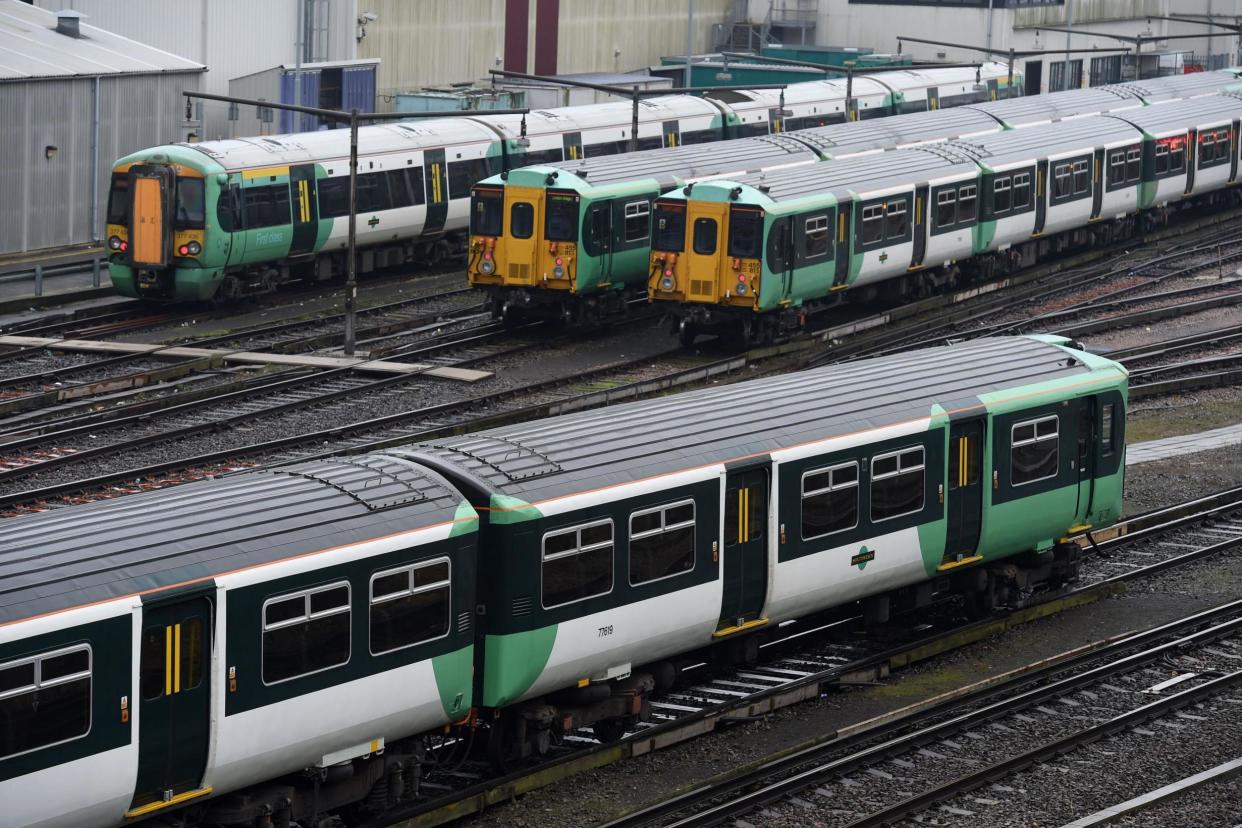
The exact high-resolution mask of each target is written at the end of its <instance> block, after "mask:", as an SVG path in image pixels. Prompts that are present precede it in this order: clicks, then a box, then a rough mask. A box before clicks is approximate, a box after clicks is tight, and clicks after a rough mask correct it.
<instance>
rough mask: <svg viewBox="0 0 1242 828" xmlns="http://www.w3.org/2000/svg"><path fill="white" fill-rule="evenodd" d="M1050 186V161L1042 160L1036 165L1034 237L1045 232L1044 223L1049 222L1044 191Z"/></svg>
mask: <svg viewBox="0 0 1242 828" xmlns="http://www.w3.org/2000/svg"><path fill="white" fill-rule="evenodd" d="M1047 186H1048V159H1047V158H1043V159H1040V161H1039V163H1038V164H1036V165H1035V230H1034V232H1033V233H1032V235H1035V236H1038V235H1039V234H1041V233H1043V232H1044V223H1045V222H1046V221H1047V220H1048V197H1047V196H1046V195H1044V190H1045V189H1046V188H1047Z"/></svg>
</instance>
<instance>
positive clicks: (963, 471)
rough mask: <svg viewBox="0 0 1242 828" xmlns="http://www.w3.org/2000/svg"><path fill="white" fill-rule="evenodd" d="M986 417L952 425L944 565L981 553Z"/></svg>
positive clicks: (961, 421) (950, 431) (960, 421)
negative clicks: (980, 535)
mask: <svg viewBox="0 0 1242 828" xmlns="http://www.w3.org/2000/svg"><path fill="white" fill-rule="evenodd" d="M986 429H987V423H986V421H985V419H984V418H982V417H976V418H972V419H969V420H959V421H957V422H954V423H951V424H950V425H949V450H948V459H949V462H948V467H949V468H948V481H947V485H948V496H947V498H946V500H947V503H946V504H945V505H946V507H947V513H948V523H947V526H946V531H945V540H944V560H943V562H942V565H945V564H955V563H959V562H961V561H963V560H966V559H968V558H973V557H975V556H977V555H978V554H979V533H980V531H981V530H982V528H983V445H984V444H983V437H984V432H985V431H986Z"/></svg>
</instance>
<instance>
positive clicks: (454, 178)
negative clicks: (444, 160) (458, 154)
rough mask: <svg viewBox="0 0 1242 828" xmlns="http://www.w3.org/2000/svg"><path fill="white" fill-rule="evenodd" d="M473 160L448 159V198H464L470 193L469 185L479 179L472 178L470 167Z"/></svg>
mask: <svg viewBox="0 0 1242 828" xmlns="http://www.w3.org/2000/svg"><path fill="white" fill-rule="evenodd" d="M473 163H474V162H473V161H470V160H467V161H450V162H449V163H448V165H447V166H448V185H449V198H465V197H466V196H468V195H470V187H471V185H473V184H474V182H475V181H478V180H479V179H477V178H474V176H473V175H472V173H473V172H474V170H473V169H472V168H471V166H472V164H473Z"/></svg>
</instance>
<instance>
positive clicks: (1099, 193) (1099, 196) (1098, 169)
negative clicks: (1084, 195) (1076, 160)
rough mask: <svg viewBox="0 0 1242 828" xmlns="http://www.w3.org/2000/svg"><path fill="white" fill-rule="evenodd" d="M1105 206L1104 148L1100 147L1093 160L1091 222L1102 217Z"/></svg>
mask: <svg viewBox="0 0 1242 828" xmlns="http://www.w3.org/2000/svg"><path fill="white" fill-rule="evenodd" d="M1103 206H1104V148H1103V147H1098V148H1096V150H1095V153H1094V154H1093V156H1092V158H1091V220H1092V221H1094V220H1095V219H1098V218H1099V217H1100V210H1101V208H1102V207H1103Z"/></svg>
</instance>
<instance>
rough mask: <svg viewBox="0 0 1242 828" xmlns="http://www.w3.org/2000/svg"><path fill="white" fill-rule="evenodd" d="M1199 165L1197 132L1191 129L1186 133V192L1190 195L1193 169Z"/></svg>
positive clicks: (1193, 178) (1193, 185)
mask: <svg viewBox="0 0 1242 828" xmlns="http://www.w3.org/2000/svg"><path fill="white" fill-rule="evenodd" d="M1198 164H1199V130H1197V129H1191V130H1188V131H1187V133H1186V192H1185V193H1183V195H1190V194H1191V193H1193V192H1194V191H1195V167H1196V166H1198Z"/></svg>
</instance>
